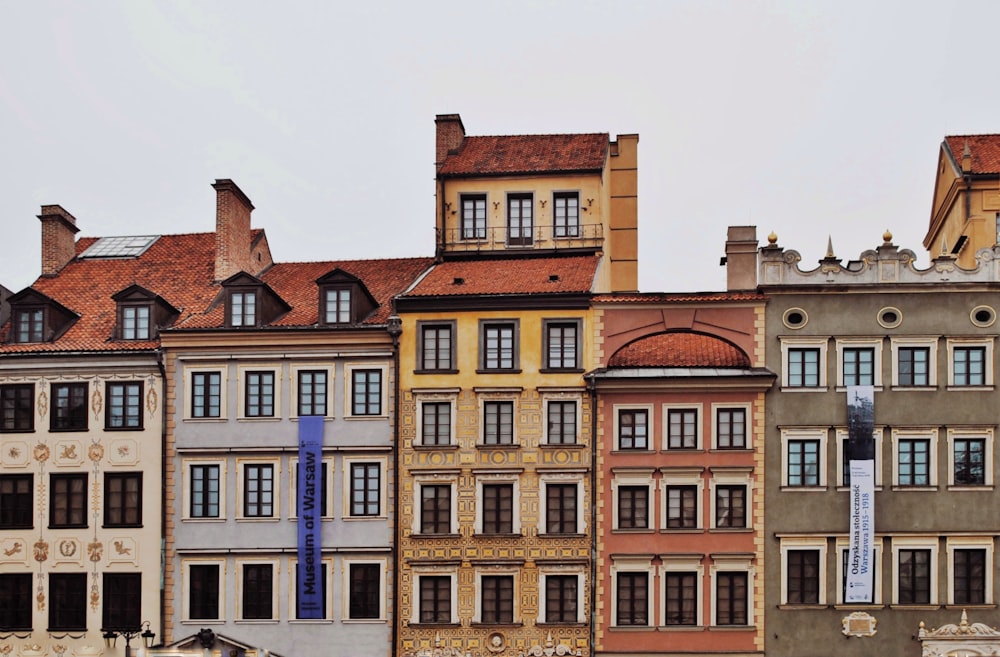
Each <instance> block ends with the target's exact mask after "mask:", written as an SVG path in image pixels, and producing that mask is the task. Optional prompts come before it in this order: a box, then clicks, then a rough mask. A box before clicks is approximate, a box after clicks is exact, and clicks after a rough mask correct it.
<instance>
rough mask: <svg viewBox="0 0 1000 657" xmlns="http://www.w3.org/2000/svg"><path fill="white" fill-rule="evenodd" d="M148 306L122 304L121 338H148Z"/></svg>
mask: <svg viewBox="0 0 1000 657" xmlns="http://www.w3.org/2000/svg"><path fill="white" fill-rule="evenodd" d="M149 317H150V308H149V306H122V315H121V318H122V321H121V327H122V340H148V339H149V338H150V333H149Z"/></svg>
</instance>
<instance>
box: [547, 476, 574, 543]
mask: <svg viewBox="0 0 1000 657" xmlns="http://www.w3.org/2000/svg"><path fill="white" fill-rule="evenodd" d="M545 533H546V534H575V533H577V484H575V483H572V484H555V483H550V484H546V485H545Z"/></svg>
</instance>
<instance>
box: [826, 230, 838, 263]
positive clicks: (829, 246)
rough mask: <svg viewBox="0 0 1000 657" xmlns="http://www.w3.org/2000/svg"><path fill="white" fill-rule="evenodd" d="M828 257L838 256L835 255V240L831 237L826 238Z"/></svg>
mask: <svg viewBox="0 0 1000 657" xmlns="http://www.w3.org/2000/svg"><path fill="white" fill-rule="evenodd" d="M826 257H827V258H836V257H837V256H836V255H834V253H833V238H832V237H831V236H829V235H827V237H826Z"/></svg>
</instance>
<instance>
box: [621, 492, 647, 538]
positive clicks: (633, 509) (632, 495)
mask: <svg viewBox="0 0 1000 657" xmlns="http://www.w3.org/2000/svg"><path fill="white" fill-rule="evenodd" d="M648 528H649V486H648V485H646V486H618V529H648Z"/></svg>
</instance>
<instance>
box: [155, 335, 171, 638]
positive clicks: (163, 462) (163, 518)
mask: <svg viewBox="0 0 1000 657" xmlns="http://www.w3.org/2000/svg"><path fill="white" fill-rule="evenodd" d="M156 367H157V369H159V371H160V399H162V400H163V403H161V404H160V481H161V482H163V485H166V483H167V420H168V418H169V416H168V415H167V390H168V389H169V388H170V386H169V385H168V383H167V369H166V367H165V366H164V364H163V349H162V348H159V349H157V350H156ZM166 550H167V496H166V495H164V496H163V497H162V498H161V501H160V645H164V640H165V639H166V636H165V633H166V632H165V630H166V623H167V615H166V611H165V610H166V590H165V587H164V585H163V583H164V579H165V577H166V567H167V559H166V557H167V552H166Z"/></svg>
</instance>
